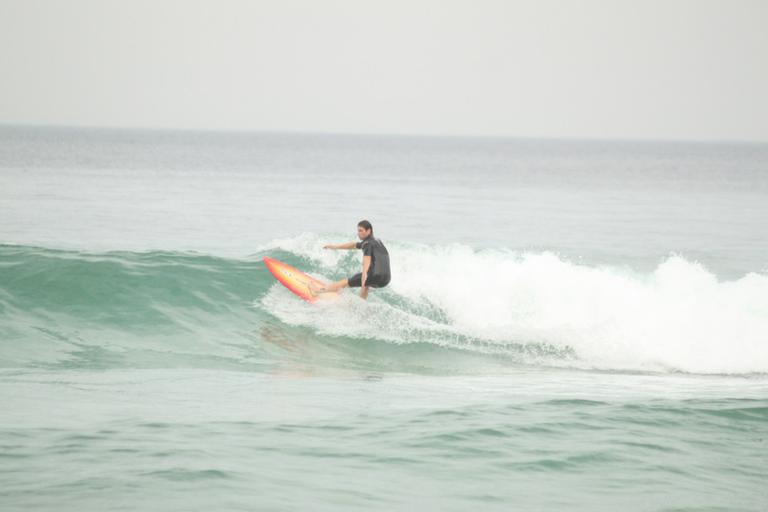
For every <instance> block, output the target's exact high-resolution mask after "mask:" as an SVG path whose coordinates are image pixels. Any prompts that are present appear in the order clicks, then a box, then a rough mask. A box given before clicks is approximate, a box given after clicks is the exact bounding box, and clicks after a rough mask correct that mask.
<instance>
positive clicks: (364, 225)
mask: <svg viewBox="0 0 768 512" xmlns="http://www.w3.org/2000/svg"><path fill="white" fill-rule="evenodd" d="M357 226H358V227H361V228H363V229H364V230H366V231H369V230H370V232H371V235H373V226H371V223H370V222H368V221H367V220H361V221H360V222H358V223H357Z"/></svg>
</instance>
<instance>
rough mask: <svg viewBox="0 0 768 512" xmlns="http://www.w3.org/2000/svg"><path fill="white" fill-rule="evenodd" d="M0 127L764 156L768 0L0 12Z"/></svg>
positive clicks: (75, 4)
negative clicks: (668, 146)
mask: <svg viewBox="0 0 768 512" xmlns="http://www.w3.org/2000/svg"><path fill="white" fill-rule="evenodd" d="M0 123H29V124H72V125H99V126H131V127H153V128H202V129H225V130H269V131H320V132H381V133H430V134H478V135H513V136H555V137H557V136H565V137H609V138H634V137H640V138H678V139H746V140H768V1H764V0H755V1H746V0H730V1H706V0H680V1H674V0H672V1H670V0H663V1H641V0H637V1H623V0H605V1H603V0H589V1H576V0H571V1H566V0H563V1H546V0H545V1H541V0H537V1H512V0H506V1H492V0H471V1H445V0H443V1H431V0H429V1H426V0H422V1H419V0H408V1H400V0H387V1H380V2H369V1H363V0H349V1H346V0H341V1H338V0H322V1H321V0H288V1H285V0H274V1H271V2H266V1H244V0H243V1H237V0H215V1H214V0H210V1H189V0H183V1H162V0H138V1H137V0H130V1H128V0H126V1H113V0H68V1H58V0H50V1H41V0H0Z"/></svg>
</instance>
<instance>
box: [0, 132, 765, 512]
mask: <svg viewBox="0 0 768 512" xmlns="http://www.w3.org/2000/svg"><path fill="white" fill-rule="evenodd" d="M0 135H2V137H0V171H1V172H0V411H1V412H0V510H2V511H6V510H8V511H15V510H27V509H32V510H57V511H59V510H73V511H75V510H76V511H83V510H89V511H90V510H93V511H103V510H158V511H168V510H179V511H186V510H360V509H368V510H416V509H424V510H457V511H458V510H468V509H480V510H500V511H501V510H504V511H506V510H590V511H591V510H617V509H622V510H637V511H645V510H654V511H662V510H664V511H681V510H691V511H693V510H697V511H705V510H706V511H713V510H722V511H732V510H743V511H764V510H767V509H768V490H767V489H768V485H766V482H768V470H766V468H768V275H766V273H765V269H766V266H765V265H766V262H767V260H766V259H765V252H764V249H765V248H766V247H767V246H766V239H765V237H763V236H762V235H761V233H762V229H763V228H764V227H766V226H768V224H766V223H768V215H765V214H766V213H768V210H766V208H768V207H766V204H768V203H766V202H765V201H764V193H765V191H766V190H768V188H766V186H767V185H768V165H766V163H767V162H768V149H767V148H765V147H763V146H759V145H757V146H755V145H730V146H729V145H719V146H718V145H695V144H673V143H668V144H661V143H653V144H652V143H627V142H624V143H608V142H604V143H597V142H563V141H549V142H547V141H542V142H535V141H504V140H465V139H409V138H401V139H398V138H381V139H378V138H355V137H343V136H338V137H336V136H334V137H331V136H327V137H322V136H318V137H311V136H277V135H242V134H240V135H236V134H229V135H222V134H202V133H198V134H195V133H192V134H178V133H172V132H120V131H98V130H95V131H78V130H54V129H30V128H24V129H22V128H7V127H6V128H2V129H0ZM360 168H364V169H367V170H368V171H369V175H368V177H366V178H365V179H363V180H362V185H361V186H362V187H363V188H365V189H366V190H369V189H371V187H373V190H375V191H376V192H377V193H376V194H372V195H366V194H362V195H359V194H351V193H350V194H348V195H347V196H346V197H345V200H344V201H343V202H341V203H337V202H330V203H329V200H328V198H329V197H332V194H335V193H337V192H338V190H339V188H340V184H341V185H344V186H347V185H348V184H349V183H353V182H354V179H355V177H356V176H357V175H356V173H357V172H358V171H359V169H360ZM278 171H279V172H278ZM297 181H298V182H301V183H302V184H303V185H302V187H301V188H300V189H299V191H298V192H297V193H296V194H295V195H293V196H291V195H286V194H285V191H286V190H289V189H290V190H296V189H295V183H296V182H297ZM355 183H357V182H355ZM320 206H323V208H322V209H320V208H319V207H320ZM301 208H315V209H317V211H318V213H317V215H313V216H307V215H305V214H302V213H301V212H302V209H301ZM362 216H370V217H372V220H373V221H374V226H376V229H377V230H378V232H377V236H380V237H381V238H382V239H383V240H384V242H385V243H386V245H387V247H388V249H389V252H390V255H391V258H392V273H393V280H392V283H391V284H390V286H388V287H387V288H385V289H382V290H374V291H373V292H372V293H371V298H370V299H369V300H368V301H367V302H365V301H362V300H360V299H359V298H358V297H356V296H355V295H354V294H352V293H346V294H344V295H343V296H342V297H341V299H340V300H339V301H336V302H333V303H329V304H320V305H312V304H308V303H305V302H303V301H301V300H299V299H297V298H296V297H295V296H294V295H292V294H291V293H289V292H288V291H287V290H286V289H284V288H283V287H282V286H281V285H280V284H279V283H277V282H276V281H275V280H274V279H273V278H272V276H271V275H270V274H269V273H268V271H267V270H266V268H265V267H264V265H263V263H262V258H263V257H264V256H267V255H268V256H272V257H275V258H278V259H280V260H283V261H285V262H287V263H289V264H291V265H294V266H296V267H298V268H301V269H303V270H306V271H307V272H309V273H311V274H313V275H315V276H317V277H319V278H322V279H340V278H342V277H344V276H346V275H349V274H351V273H354V272H356V271H357V269H358V268H359V265H360V259H359V258H360V255H359V254H358V253H356V252H335V251H324V250H322V248H321V247H322V245H323V244H324V243H327V242H337V241H345V240H346V239H348V238H349V237H350V236H352V235H353V234H354V233H353V228H354V224H355V222H356V221H357V220H359V219H358V218H357V217H362ZM350 219H351V220H350ZM278 224H279V225H280V226H281V228H280V229H278V228H277V227H276V226H277V225H278ZM347 224H351V227H350V226H347ZM576 228H578V229H576Z"/></svg>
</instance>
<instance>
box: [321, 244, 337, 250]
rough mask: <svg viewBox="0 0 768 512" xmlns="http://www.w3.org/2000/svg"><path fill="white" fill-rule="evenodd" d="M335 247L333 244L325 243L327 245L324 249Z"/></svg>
mask: <svg viewBox="0 0 768 512" xmlns="http://www.w3.org/2000/svg"><path fill="white" fill-rule="evenodd" d="M333 248H334V247H333V244H325V245H324V246H323V249H333Z"/></svg>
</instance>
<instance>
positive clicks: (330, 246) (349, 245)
mask: <svg viewBox="0 0 768 512" xmlns="http://www.w3.org/2000/svg"><path fill="white" fill-rule="evenodd" d="M356 246H357V243H356V242H347V243H344V244H327V245H324V246H323V249H356V248H357V247H356Z"/></svg>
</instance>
